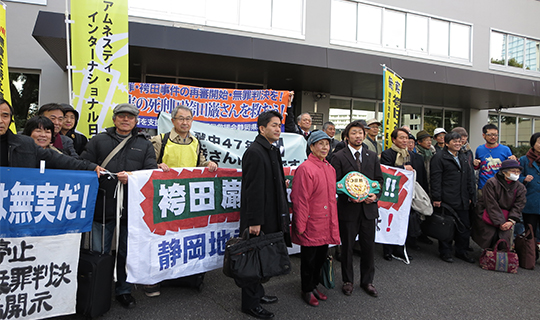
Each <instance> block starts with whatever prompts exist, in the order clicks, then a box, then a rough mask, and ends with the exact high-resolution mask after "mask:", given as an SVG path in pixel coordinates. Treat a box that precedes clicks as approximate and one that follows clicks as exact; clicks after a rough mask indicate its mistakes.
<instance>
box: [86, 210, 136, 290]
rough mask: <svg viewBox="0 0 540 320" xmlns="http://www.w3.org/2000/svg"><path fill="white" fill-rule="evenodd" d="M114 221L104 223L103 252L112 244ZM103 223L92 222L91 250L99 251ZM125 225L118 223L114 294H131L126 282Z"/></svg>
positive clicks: (129, 285) (128, 284)
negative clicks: (118, 234)
mask: <svg viewBox="0 0 540 320" xmlns="http://www.w3.org/2000/svg"><path fill="white" fill-rule="evenodd" d="M115 227H116V221H115V220H113V221H109V222H106V223H105V244H104V252H106V253H109V252H110V251H111V246H112V240H113V239H112V238H113V234H114V228H115ZM102 228H103V225H102V224H101V223H100V222H95V221H94V222H93V223H92V250H93V251H98V252H101V240H102V239H101V237H102V232H101V230H102ZM127 232H128V231H127V226H126V225H123V224H122V223H121V224H120V238H119V239H118V248H117V250H118V256H117V260H116V287H115V295H117V296H119V295H121V294H131V287H132V285H131V283H127V282H126V279H127V274H126V257H127Z"/></svg>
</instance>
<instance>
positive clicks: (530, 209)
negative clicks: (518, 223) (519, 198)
mask: <svg viewBox="0 0 540 320" xmlns="http://www.w3.org/2000/svg"><path fill="white" fill-rule="evenodd" d="M529 142H530V145H531V148H530V149H529V151H527V154H525V155H524V156H522V157H521V158H519V163H520V165H521V166H522V167H523V170H522V171H521V175H520V177H519V181H520V182H521V183H523V184H524V185H525V187H526V188H527V195H526V196H527V203H526V204H525V207H524V208H523V212H522V214H523V223H524V224H525V225H528V224H530V225H532V227H533V230H534V232H536V230H538V227H540V196H539V195H540V132H537V133H535V134H533V135H532V136H531V140H530V141H529ZM535 235H536V234H535ZM536 236H537V237H538V235H536Z"/></svg>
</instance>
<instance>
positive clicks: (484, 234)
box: [473, 160, 527, 249]
mask: <svg viewBox="0 0 540 320" xmlns="http://www.w3.org/2000/svg"><path fill="white" fill-rule="evenodd" d="M522 170H523V167H521V166H520V165H519V162H517V161H516V160H504V161H503V163H502V164H501V166H500V168H499V171H498V172H497V173H496V174H495V176H494V177H491V178H489V179H488V181H487V182H486V183H485V185H484V188H483V189H482V190H483V192H482V197H481V198H480V199H479V201H478V207H477V218H476V219H477V225H476V228H475V229H474V230H473V240H474V241H475V242H476V243H477V244H478V245H479V246H480V248H483V249H485V248H492V247H493V246H494V245H495V243H496V242H497V241H498V240H499V239H504V240H506V241H507V242H508V244H509V245H510V246H512V240H513V235H514V230H513V229H514V225H515V224H516V222H520V221H521V211H522V210H523V208H524V207H525V202H526V201H527V198H526V194H527V189H526V188H525V186H524V185H523V184H522V183H521V182H519V181H518V179H519V175H520V174H521V171H522ZM484 215H487V216H488V217H489V221H490V222H491V224H490V223H489V222H487V221H486V219H484V218H483V216H484Z"/></svg>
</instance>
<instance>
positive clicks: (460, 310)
mask: <svg viewBox="0 0 540 320" xmlns="http://www.w3.org/2000/svg"><path fill="white" fill-rule="evenodd" d="M420 246H421V247H422V250H421V251H412V252H410V254H411V255H412V256H413V258H414V260H413V261H412V262H411V264H410V265H405V264H404V263H402V262H400V261H396V260H393V261H390V262H389V261H386V260H384V259H382V246H380V245H377V246H376V250H377V251H376V252H377V254H376V257H375V266H376V272H375V282H374V284H375V286H376V288H377V289H378V291H379V297H378V298H372V297H370V296H368V295H367V294H366V293H364V291H363V290H361V289H360V288H359V286H358V281H359V274H358V272H359V267H358V265H359V261H360V258H359V257H356V258H355V271H356V272H357V274H356V276H357V277H356V281H355V291H354V292H353V294H352V296H345V295H343V294H342V293H341V284H342V282H341V270H340V264H339V262H337V263H336V267H337V268H336V279H337V281H336V288H335V289H333V290H326V289H325V291H324V292H326V293H327V295H328V297H329V299H328V301H325V302H321V303H320V305H319V307H311V306H309V305H307V304H306V303H305V302H304V301H303V300H302V299H301V296H300V258H299V255H296V256H292V257H291V261H292V264H293V270H292V272H291V274H289V275H287V276H282V277H277V278H274V279H272V280H271V281H270V282H269V283H267V284H266V285H265V288H266V292H267V294H271V295H277V296H278V297H279V302H278V303H277V304H274V305H269V306H268V308H267V309H268V310H270V311H272V312H274V313H275V315H276V318H278V319H360V318H362V319H538V318H539V317H540V300H539V298H540V276H539V273H540V270H538V269H537V270H525V269H519V271H518V273H517V274H506V273H500V272H494V271H485V270H482V269H481V268H480V267H479V266H478V263H476V264H469V263H466V262H464V261H461V260H457V259H456V262H454V263H453V264H448V263H445V262H443V261H441V260H440V259H439V258H438V255H437V246H436V245H435V244H434V245H425V244H420ZM474 249H475V251H474V253H473V254H472V255H473V256H474V257H475V258H476V259H478V257H479V255H480V249H479V248H478V247H476V246H474ZM537 268H540V265H537ZM133 295H134V297H135V298H136V299H137V307H136V308H135V309H132V310H126V309H124V308H122V307H121V306H120V305H119V304H118V303H117V302H116V301H113V303H112V307H111V310H110V311H109V312H108V313H107V314H105V315H104V316H102V317H100V318H99V319H130V320H131V319H145V320H148V319H250V317H248V316H247V315H245V314H243V313H242V312H241V311H240V289H239V288H238V287H236V285H235V284H234V281H233V280H232V279H230V278H227V277H225V276H224V275H223V274H222V272H221V270H214V271H212V272H208V273H207V274H206V279H205V287H204V289H203V291H202V292H201V293H198V292H197V291H195V290H193V289H189V288H179V287H166V288H162V290H161V296H160V297H158V298H147V297H146V296H145V295H144V293H143V292H142V288H141V287H139V288H137V290H136V291H134V293H133ZM57 319H62V320H68V319H69V320H71V319H74V320H79V319H84V317H81V316H78V315H71V316H65V317H59V318H57Z"/></svg>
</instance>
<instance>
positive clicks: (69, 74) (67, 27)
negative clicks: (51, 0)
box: [64, 0, 73, 106]
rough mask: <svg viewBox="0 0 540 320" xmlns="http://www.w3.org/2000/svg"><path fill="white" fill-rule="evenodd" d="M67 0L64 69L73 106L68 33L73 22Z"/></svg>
mask: <svg viewBox="0 0 540 320" xmlns="http://www.w3.org/2000/svg"><path fill="white" fill-rule="evenodd" d="M68 2H69V0H66V11H65V14H64V15H65V20H64V22H65V24H66V51H67V65H66V69H67V72H68V96H69V105H70V106H73V105H72V104H73V84H72V83H71V72H72V70H73V69H72V66H71V45H70V40H69V39H70V34H69V29H70V28H69V25H70V24H71V23H73V20H70V19H69V7H68Z"/></svg>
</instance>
